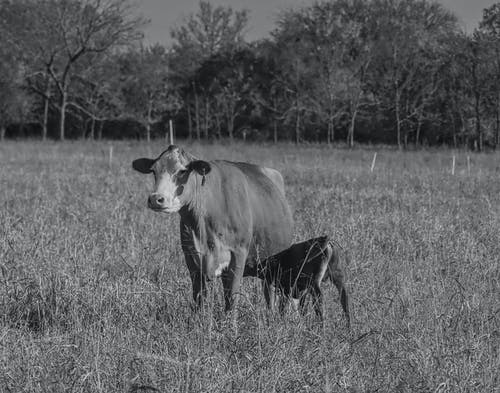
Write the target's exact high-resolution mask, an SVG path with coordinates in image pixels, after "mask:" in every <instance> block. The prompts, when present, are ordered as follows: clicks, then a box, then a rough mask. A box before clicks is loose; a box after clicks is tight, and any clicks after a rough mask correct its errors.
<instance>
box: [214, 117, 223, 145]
mask: <svg viewBox="0 0 500 393" xmlns="http://www.w3.org/2000/svg"><path fill="white" fill-rule="evenodd" d="M215 112H216V113H215V124H216V126H217V139H218V140H221V139H222V125H221V121H220V114H219V113H218V112H217V111H215Z"/></svg>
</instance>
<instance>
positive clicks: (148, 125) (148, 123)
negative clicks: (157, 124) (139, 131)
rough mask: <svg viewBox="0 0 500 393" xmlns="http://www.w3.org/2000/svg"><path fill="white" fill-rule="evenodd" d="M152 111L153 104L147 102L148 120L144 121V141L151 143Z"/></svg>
mask: <svg viewBox="0 0 500 393" xmlns="http://www.w3.org/2000/svg"><path fill="white" fill-rule="evenodd" d="M152 110H153V104H152V102H151V101H149V105H148V118H147V121H146V141H148V142H150V141H151V112H152Z"/></svg>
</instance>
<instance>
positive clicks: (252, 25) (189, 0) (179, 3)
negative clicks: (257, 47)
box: [139, 0, 496, 44]
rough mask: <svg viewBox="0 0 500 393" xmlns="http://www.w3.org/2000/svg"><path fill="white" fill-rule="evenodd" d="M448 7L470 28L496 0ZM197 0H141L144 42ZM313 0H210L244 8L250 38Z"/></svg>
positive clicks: (162, 35)
mask: <svg viewBox="0 0 500 393" xmlns="http://www.w3.org/2000/svg"><path fill="white" fill-rule="evenodd" d="M439 1H440V2H441V3H442V4H443V5H444V6H445V7H446V8H448V9H450V10H452V11H453V12H454V13H455V14H456V15H457V16H458V17H459V19H460V20H461V21H462V24H463V26H464V28H465V29H466V30H467V31H468V32H471V31H472V30H473V29H474V28H475V27H476V26H477V23H478V21H479V20H480V19H481V17H482V12H483V9H484V8H486V7H488V6H490V5H492V4H494V3H496V0H439ZM198 3H199V0H142V1H141V2H140V5H139V10H140V11H141V12H142V14H143V15H144V16H145V17H146V18H147V19H150V20H151V24H150V25H149V26H148V27H147V28H146V31H145V35H146V40H147V42H148V43H150V44H153V43H156V42H160V43H162V44H169V43H170V42H171V41H170V29H171V28H172V26H175V25H180V24H182V22H183V18H185V17H186V16H187V15H189V14H190V13H192V12H196V11H197V10H198ZM312 3H313V0H214V1H212V4H214V5H226V6H227V5H230V6H231V7H232V8H233V9H235V10H239V9H242V8H246V9H248V10H249V11H250V21H249V26H248V32H247V35H246V37H247V39H248V40H250V41H252V40H255V39H258V38H262V37H265V36H267V35H268V33H269V31H270V30H271V29H272V28H273V26H274V21H275V19H276V16H277V15H278V14H279V12H280V10H283V9H284V8H288V7H290V6H292V7H297V6H301V5H308V4H312Z"/></svg>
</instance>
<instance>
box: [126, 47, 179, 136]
mask: <svg viewBox="0 0 500 393" xmlns="http://www.w3.org/2000/svg"><path fill="white" fill-rule="evenodd" d="M119 61H120V67H121V75H122V77H123V81H122V94H123V100H124V105H125V108H124V110H125V112H128V113H132V114H133V115H134V116H135V117H136V118H137V119H138V120H139V122H141V123H142V124H143V125H144V127H145V129H146V139H147V140H148V141H149V140H150V139H151V126H152V125H153V124H154V123H157V122H158V121H160V120H161V119H162V118H163V116H164V115H165V114H168V113H170V114H174V113H176V112H177V111H178V110H179V108H180V105H181V101H180V98H179V96H178V95H177V94H176V92H175V91H173V89H172V87H171V85H170V83H169V66H168V56H167V53H166V51H165V48H164V47H162V46H160V45H155V46H153V47H150V48H143V47H142V48H140V49H139V50H138V51H129V52H126V53H124V54H123V55H122V56H121V57H120V60H119Z"/></svg>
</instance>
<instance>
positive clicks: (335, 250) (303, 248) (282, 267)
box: [256, 236, 350, 327]
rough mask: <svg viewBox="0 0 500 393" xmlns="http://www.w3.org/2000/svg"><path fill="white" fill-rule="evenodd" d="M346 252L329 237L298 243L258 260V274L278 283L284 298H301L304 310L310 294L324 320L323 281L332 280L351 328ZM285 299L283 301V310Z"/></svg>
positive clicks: (268, 280) (281, 304)
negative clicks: (346, 283)
mask: <svg viewBox="0 0 500 393" xmlns="http://www.w3.org/2000/svg"><path fill="white" fill-rule="evenodd" d="M342 257H347V255H346V254H345V252H343V250H342V249H341V247H340V246H338V245H337V244H336V243H335V242H334V241H333V240H332V239H330V237H329V236H321V237H317V238H314V239H309V240H306V241H303V242H300V243H295V244H293V245H292V246H290V247H289V248H287V249H285V250H283V251H281V252H279V253H277V254H275V255H272V256H270V257H268V258H266V259H263V260H261V261H259V263H258V265H257V272H256V276H257V277H259V278H261V279H262V280H265V282H267V285H268V286H275V287H276V288H277V290H278V291H280V292H281V293H282V294H283V295H284V297H285V298H292V299H299V302H300V310H301V312H302V314H304V313H305V310H306V309H305V306H306V296H307V294H311V295H312V298H313V304H314V309H315V312H316V314H317V315H318V316H319V318H320V319H321V320H323V305H322V303H323V295H322V292H321V288H320V285H321V282H322V281H325V280H327V279H330V280H331V281H332V282H333V283H334V284H335V286H336V287H337V289H338V291H339V295H340V303H341V305H342V308H343V310H344V315H345V317H346V320H347V326H348V327H350V316H349V299H348V295H347V290H346V288H345V285H344V274H343V271H342V267H341V258H342ZM285 304H286V303H285V302H283V301H282V302H281V303H280V309H281V312H282V313H283V311H284V306H285Z"/></svg>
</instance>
